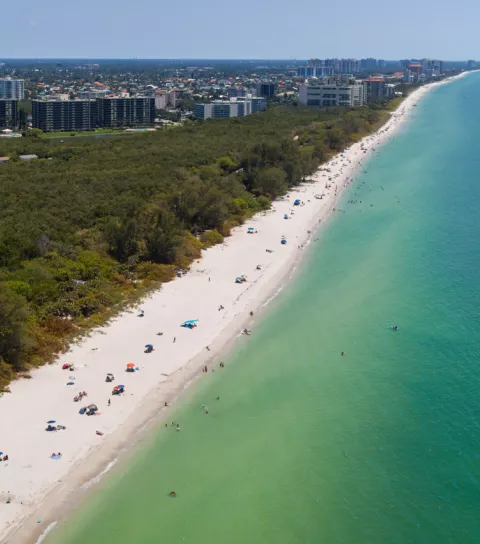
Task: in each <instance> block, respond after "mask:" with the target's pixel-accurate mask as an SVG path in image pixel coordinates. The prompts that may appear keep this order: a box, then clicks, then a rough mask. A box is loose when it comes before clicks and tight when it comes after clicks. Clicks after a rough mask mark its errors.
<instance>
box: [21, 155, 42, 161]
mask: <svg viewBox="0 0 480 544" xmlns="http://www.w3.org/2000/svg"><path fill="white" fill-rule="evenodd" d="M18 158H19V159H20V160H21V161H34V160H35V159H38V155H33V154H32V155H19V156H18Z"/></svg>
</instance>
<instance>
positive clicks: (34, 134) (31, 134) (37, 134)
mask: <svg viewBox="0 0 480 544" xmlns="http://www.w3.org/2000/svg"><path fill="white" fill-rule="evenodd" d="M25 136H26V137H28V138H41V137H42V136H43V130H40V129H39V128H32V129H30V130H27V132H26V133H25Z"/></svg>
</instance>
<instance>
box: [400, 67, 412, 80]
mask: <svg viewBox="0 0 480 544" xmlns="http://www.w3.org/2000/svg"><path fill="white" fill-rule="evenodd" d="M402 79H403V81H404V83H411V82H412V81H413V74H412V72H411V71H410V70H409V69H408V68H405V70H404V71H403V78H402Z"/></svg>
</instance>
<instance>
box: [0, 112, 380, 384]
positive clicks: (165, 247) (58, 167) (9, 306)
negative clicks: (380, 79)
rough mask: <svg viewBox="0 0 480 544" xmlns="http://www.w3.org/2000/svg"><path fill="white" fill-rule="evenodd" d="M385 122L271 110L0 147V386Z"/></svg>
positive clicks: (357, 115)
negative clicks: (124, 133) (4, 160)
mask: <svg viewBox="0 0 480 544" xmlns="http://www.w3.org/2000/svg"><path fill="white" fill-rule="evenodd" d="M383 107H385V105H383ZM388 115H389V114H388V113H387V111H386V109H382V107H381V106H379V105H376V106H375V109H371V108H361V109H356V110H351V109H347V108H338V109H328V110H320V109H316V108H300V107H275V108H271V109H270V110H268V111H267V112H266V113H264V114H259V115H251V116H248V117H246V118H243V119H238V118H237V119H228V120H224V121H207V122H198V123H189V124H187V125H185V126H183V127H179V128H177V129H176V130H171V131H170V130H167V131H158V132H156V133H144V134H141V135H139V136H137V137H136V138H134V139H131V138H118V139H117V138H112V139H105V140H101V141H98V140H96V141H95V140H89V139H84V140H78V141H75V139H72V140H69V141H68V142H67V141H66V142H65V143H61V142H60V141H58V139H52V140H49V139H47V138H43V137H41V136H40V137H32V138H22V139H12V140H8V141H5V142H2V143H1V144H0V145H1V149H0V155H8V156H10V157H11V162H10V163H9V164H8V165H2V166H0V386H5V385H6V384H7V383H8V381H9V380H10V379H11V378H12V376H14V374H15V373H19V372H23V371H26V370H28V369H29V368H31V367H32V366H37V365H40V364H43V363H44V362H46V361H48V360H50V359H51V358H52V357H53V356H54V354H55V353H57V352H58V351H60V350H61V349H63V348H64V347H65V343H66V342H67V341H68V340H69V339H70V338H71V336H72V335H73V334H75V333H78V332H81V331H82V330H83V329H84V328H85V327H88V326H92V325H96V324H98V323H100V322H101V320H103V319H105V318H106V317H108V316H110V315H113V313H114V312H116V311H118V310H119V308H120V307H121V304H122V303H125V302H128V301H131V300H133V299H135V298H136V297H137V298H138V297H139V296H142V295H143V294H145V293H146V291H147V290H148V289H151V288H153V287H156V286H158V285H159V284H160V283H161V282H164V281H168V280H170V279H171V278H172V277H173V276H174V275H175V273H176V270H177V269H178V268H188V266H189V264H190V263H191V262H192V260H193V259H195V258H198V257H199V256H200V253H201V250H202V249H203V248H206V247H209V246H211V245H213V244H215V243H219V242H221V241H222V240H223V237H224V236H228V235H229V232H230V229H231V228H232V227H233V226H235V225H239V224H241V223H242V222H243V221H244V220H245V219H246V218H248V217H249V216H251V215H252V214H254V213H256V212H258V211H261V210H265V209H267V208H268V207H269V206H270V200H271V199H272V198H275V197H276V196H278V195H281V194H282V193H284V192H285V191H286V190H287V189H288V188H289V187H292V186H294V185H298V184H299V183H300V182H301V181H302V180H304V179H305V178H306V176H308V175H310V174H312V173H313V172H314V171H315V170H316V169H317V168H318V166H319V165H320V164H321V163H322V162H324V161H325V160H327V159H328V158H329V157H330V156H332V155H333V154H334V153H336V152H338V151H341V150H342V149H344V147H345V146H347V145H349V144H351V143H352V142H354V141H356V140H358V139H360V138H361V137H362V136H364V135H365V134H367V133H369V132H371V131H372V130H375V129H376V128H377V127H378V126H379V125H380V124H381V123H382V122H384V121H385V120H386V118H387V117H388ZM23 153H35V154H37V155H38V156H39V157H40V158H39V159H38V160H36V161H32V162H29V163H24V162H20V161H18V160H17V159H18V155H20V154H23Z"/></svg>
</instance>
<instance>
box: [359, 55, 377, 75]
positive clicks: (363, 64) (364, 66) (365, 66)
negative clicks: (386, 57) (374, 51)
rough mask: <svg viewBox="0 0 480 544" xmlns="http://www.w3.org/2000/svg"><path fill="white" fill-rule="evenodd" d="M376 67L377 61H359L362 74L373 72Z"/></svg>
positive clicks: (370, 59)
mask: <svg viewBox="0 0 480 544" xmlns="http://www.w3.org/2000/svg"><path fill="white" fill-rule="evenodd" d="M377 67H378V63H377V59H373V58H368V59H361V60H360V69H361V71H362V72H374V71H375V70H376V69H377Z"/></svg>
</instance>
